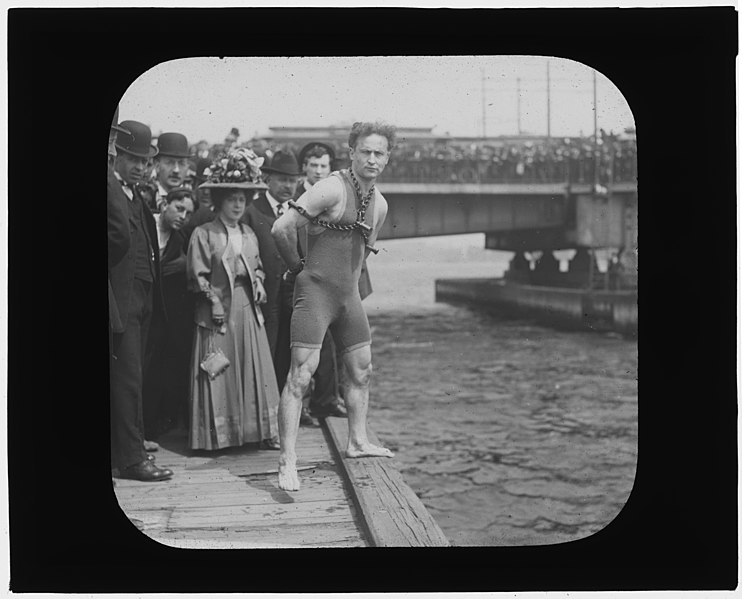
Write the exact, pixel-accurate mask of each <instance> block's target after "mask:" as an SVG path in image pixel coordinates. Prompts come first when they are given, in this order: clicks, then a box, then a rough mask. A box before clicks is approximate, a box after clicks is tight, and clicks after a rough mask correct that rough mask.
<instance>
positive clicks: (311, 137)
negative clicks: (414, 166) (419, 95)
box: [262, 124, 439, 146]
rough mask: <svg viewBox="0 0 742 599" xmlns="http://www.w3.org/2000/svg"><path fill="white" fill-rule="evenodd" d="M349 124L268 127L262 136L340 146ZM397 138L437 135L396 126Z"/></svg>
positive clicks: (271, 139) (426, 129) (428, 129)
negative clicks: (267, 132)
mask: <svg viewBox="0 0 742 599" xmlns="http://www.w3.org/2000/svg"><path fill="white" fill-rule="evenodd" d="M350 128H351V125H350V124H343V125H330V126H328V127H269V128H268V129H269V130H270V133H269V134H268V135H265V136H262V139H265V140H267V141H269V142H273V143H289V142H297V143H298V142H302V141H304V142H308V141H324V142H331V143H333V144H336V145H339V146H342V145H343V144H345V143H347V141H348V134H349V133H350ZM397 138H398V139H399V140H404V141H428V140H429V141H434V140H436V139H438V138H439V136H437V135H435V134H434V133H433V127H397Z"/></svg>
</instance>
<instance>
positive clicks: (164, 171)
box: [155, 156, 188, 189]
mask: <svg viewBox="0 0 742 599" xmlns="http://www.w3.org/2000/svg"><path fill="white" fill-rule="evenodd" d="M155 169H156V170H157V180H158V181H159V182H160V185H162V186H163V187H164V188H165V189H175V188H176V187H180V186H181V185H183V181H185V177H186V174H187V173H188V159H187V158H174V157H172V156H160V157H159V158H156V159H155Z"/></svg>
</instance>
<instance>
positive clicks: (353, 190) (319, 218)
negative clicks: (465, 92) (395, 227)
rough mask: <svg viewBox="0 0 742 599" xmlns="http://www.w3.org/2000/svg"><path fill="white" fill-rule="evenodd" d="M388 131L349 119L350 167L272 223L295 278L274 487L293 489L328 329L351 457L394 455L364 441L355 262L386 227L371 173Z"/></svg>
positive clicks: (364, 350)
mask: <svg viewBox="0 0 742 599" xmlns="http://www.w3.org/2000/svg"><path fill="white" fill-rule="evenodd" d="M394 139H395V133H394V128H393V127H391V126H389V125H385V124H382V123H354V124H353V127H352V128H351V131H350V136H349V138H348V146H349V147H350V160H351V166H350V168H349V169H347V170H342V171H338V172H336V173H333V174H332V175H331V176H330V177H328V178H327V179H323V180H321V181H318V182H317V183H316V184H315V185H314V186H312V188H311V189H310V190H309V191H308V192H307V193H306V194H304V195H303V196H302V198H301V199H300V201H299V202H293V201H292V202H289V204H290V206H291V207H292V208H294V209H293V210H288V211H287V212H286V213H285V214H284V215H283V216H282V217H281V218H279V219H278V220H277V221H276V222H275V224H274V225H273V236H274V238H275V240H276V245H277V247H278V250H279V251H280V252H281V255H282V256H283V258H284V260H285V262H286V264H288V265H291V266H290V268H289V270H288V271H287V272H286V275H284V276H285V277H287V278H289V279H290V278H292V277H296V286H295V290H294V312H293V316H292V320H291V368H290V371H289V376H288V379H287V381H286V386H285V387H284V389H283V393H282V394H281V403H280V404H279V408H278V429H279V434H280V437H281V455H280V457H279V464H278V486H279V487H280V488H281V489H283V490H285V491H298V490H299V477H298V474H297V471H296V437H297V434H298V429H299V416H300V413H301V406H302V397H303V395H304V393H305V391H306V389H307V387H308V386H309V382H310V380H311V378H312V375H313V374H314V371H315V370H316V369H317V365H318V363H319V355H320V349H321V348H322V341H323V339H324V336H325V333H326V331H327V330H328V329H329V330H330V332H331V333H332V336H333V339H334V340H335V343H336V345H337V346H338V347H339V349H340V351H341V352H342V355H343V361H344V362H345V366H346V369H347V374H348V389H347V396H346V398H345V401H346V406H347V409H348V447H347V450H346V455H347V456H348V457H349V458H360V457H367V456H370V457H392V456H393V455H394V454H393V453H392V452H391V451H389V450H388V449H386V448H384V447H378V446H376V445H373V444H371V443H370V442H369V440H368V435H367V431H366V414H367V412H368V389H369V381H370V378H371V370H372V369H371V331H370V328H369V325H368V318H367V316H366V311H365V310H364V308H363V306H362V305H361V296H360V293H359V291H358V280H359V277H360V274H361V266H362V264H363V261H364V259H365V258H366V257H367V256H368V254H369V252H371V251H376V250H375V249H374V247H373V244H374V242H375V241H376V237H377V236H378V234H379V230H380V229H381V227H382V225H383V224H384V219H385V218H386V213H387V203H386V200H385V199H384V196H382V195H381V193H379V191H378V190H377V189H376V186H375V183H376V178H377V177H378V176H379V175H380V174H381V172H382V171H383V170H384V167H385V166H386V164H387V162H388V161H389V154H390V151H391V149H392V146H393V145H394ZM304 226H306V227H308V230H307V233H308V244H307V245H308V247H307V250H308V251H307V256H306V258H305V259H304V260H302V259H300V257H299V253H298V252H297V239H298V229H300V228H301V227H304Z"/></svg>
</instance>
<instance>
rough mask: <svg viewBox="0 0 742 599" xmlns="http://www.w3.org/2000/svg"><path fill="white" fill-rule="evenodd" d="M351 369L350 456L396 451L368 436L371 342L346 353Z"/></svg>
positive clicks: (348, 400)
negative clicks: (374, 442) (376, 442)
mask: <svg viewBox="0 0 742 599" xmlns="http://www.w3.org/2000/svg"><path fill="white" fill-rule="evenodd" d="M343 361H344V362H345V366H346V369H347V370H346V372H347V375H348V376H347V383H348V387H347V395H346V397H345V406H346V408H347V409H348V448H347V450H346V455H347V456H348V457H349V458H363V457H384V458H391V457H393V456H394V454H393V453H392V452H391V451H389V450H388V449H386V448H385V447H379V446H378V445H373V444H372V443H371V442H370V441H369V440H368V433H367V431H366V417H367V414H368V389H369V383H370V382H371V370H372V368H371V346H370V345H366V346H364V347H359V348H358V349H354V350H352V351H349V352H347V353H345V354H343Z"/></svg>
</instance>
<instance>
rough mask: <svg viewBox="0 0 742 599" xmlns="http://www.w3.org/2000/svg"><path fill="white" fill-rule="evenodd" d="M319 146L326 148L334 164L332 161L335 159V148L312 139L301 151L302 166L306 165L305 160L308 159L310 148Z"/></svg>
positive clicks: (300, 160)
mask: <svg viewBox="0 0 742 599" xmlns="http://www.w3.org/2000/svg"><path fill="white" fill-rule="evenodd" d="M318 146H319V147H320V148H322V149H323V150H325V151H326V152H327V153H328V154H329V155H330V164H331V165H332V161H333V160H335V148H333V147H332V146H329V145H327V144H325V143H322V142H321V141H310V142H309V143H308V144H307V145H306V146H304V147H303V148H302V149H301V151H300V152H299V165H300V166H301V167H304V161H305V160H306V156H307V153H308V152H309V150H311V149H313V148H316V147H318Z"/></svg>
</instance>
